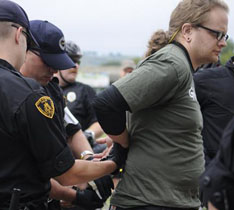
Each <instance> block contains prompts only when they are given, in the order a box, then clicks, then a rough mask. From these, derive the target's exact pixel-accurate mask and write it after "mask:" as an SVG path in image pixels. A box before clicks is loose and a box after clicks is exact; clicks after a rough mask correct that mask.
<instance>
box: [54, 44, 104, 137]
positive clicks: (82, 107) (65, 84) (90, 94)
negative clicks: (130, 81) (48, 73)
mask: <svg viewBox="0 0 234 210" xmlns="http://www.w3.org/2000/svg"><path fill="white" fill-rule="evenodd" d="M66 51H67V53H68V55H69V57H70V58H71V59H72V60H73V62H74V63H75V64H76V66H75V67H74V68H70V69H68V70H67V71H63V72H61V71H60V72H58V74H57V76H58V78H59V84H60V86H61V87H62V89H63V91H64V95H65V97H66V99H67V106H68V108H69V109H70V110H71V112H72V113H73V114H74V116H75V117H76V118H77V119H78V120H79V122H80V124H81V126H82V130H83V131H85V130H88V131H91V132H93V135H94V136H95V137H96V138H97V137H100V136H101V135H102V134H103V130H102V128H101V127H100V125H99V123H98V121H97V117H96V115H95V112H94V110H93V108H92V105H91V103H92V100H93V98H94V97H95V96H96V93H95V91H94V89H93V88H92V87H90V86H89V85H87V84H83V83H81V82H77V81H76V77H77V74H78V70H79V67H80V59H81V57H82V53H81V50H80V48H79V46H78V45H77V44H75V43H74V42H72V41H68V42H67V43H66Z"/></svg>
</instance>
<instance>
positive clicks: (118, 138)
mask: <svg viewBox="0 0 234 210" xmlns="http://www.w3.org/2000/svg"><path fill="white" fill-rule="evenodd" d="M108 136H109V137H110V138H111V139H112V140H113V141H114V142H116V143H119V144H120V145H121V146H122V147H124V148H127V147H128V145H129V140H128V131H127V129H125V130H124V132H122V133H121V134H120V135H109V134H108Z"/></svg>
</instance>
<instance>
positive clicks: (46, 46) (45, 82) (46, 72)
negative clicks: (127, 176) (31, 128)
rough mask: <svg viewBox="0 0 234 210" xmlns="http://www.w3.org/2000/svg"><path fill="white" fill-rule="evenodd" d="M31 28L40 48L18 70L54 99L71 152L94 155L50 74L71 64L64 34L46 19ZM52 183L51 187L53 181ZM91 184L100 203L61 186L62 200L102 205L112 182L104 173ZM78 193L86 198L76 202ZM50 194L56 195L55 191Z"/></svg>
mask: <svg viewBox="0 0 234 210" xmlns="http://www.w3.org/2000/svg"><path fill="white" fill-rule="evenodd" d="M30 28H31V31H32V34H33V36H34V38H35V39H36V41H37V43H38V45H39V46H40V49H33V48H32V49H30V50H29V51H28V52H27V56H26V61H25V63H24V64H23V66H22V67H21V69H20V72H21V73H22V74H23V75H24V76H27V77H31V78H34V79H35V80H37V81H38V82H39V83H40V84H41V85H42V86H43V87H44V89H45V91H46V93H47V94H48V95H49V96H50V97H51V98H52V99H53V101H54V106H55V113H56V114H57V116H58V117H59V118H60V122H58V123H57V125H60V129H61V131H62V132H63V133H64V134H65V133H66V134H67V136H68V137H71V141H72V142H71V149H72V151H74V153H75V155H76V156H77V157H78V158H79V157H80V156H81V157H82V158H84V159H86V158H87V157H89V159H90V158H92V156H88V155H92V154H93V153H92V148H91V147H90V145H89V143H88V141H87V139H85V136H84V135H83V132H82V131H81V129H80V125H79V123H78V121H77V120H76V119H73V118H75V117H74V116H73V115H72V114H71V113H68V108H67V107H66V108H65V109H64V107H65V103H64V97H63V93H62V90H61V89H60V87H59V85H58V79H57V78H56V77H53V74H54V73H55V72H57V71H58V70H66V69H68V68H72V67H74V63H72V62H70V58H69V57H68V55H67V53H66V51H65V39H64V35H63V33H62V31H61V30H60V29H59V28H58V27H57V26H55V25H54V24H52V23H50V22H48V21H42V20H33V21H30ZM68 61H69V62H68ZM64 115H65V117H64ZM64 118H65V120H64ZM67 118H69V119H67ZM64 121H65V123H66V131H67V132H66V131H65V129H64ZM68 123H69V124H68ZM67 124H68V125H67ZM68 127H69V128H68ZM79 132H80V133H79ZM73 135H74V136H73ZM82 135H83V136H82ZM77 137H78V138H77ZM74 141H75V142H74ZM80 141H81V142H80ZM74 147H75V148H74ZM77 147H81V148H77ZM82 148H83V149H82ZM52 183H53V184H52V187H53V185H54V181H53V182H52ZM94 184H96V187H97V189H98V190H99V192H100V195H101V196H102V200H100V201H99V202H97V201H96V200H92V193H91V192H90V190H89V188H88V189H86V190H83V191H81V190H79V189H77V191H75V190H73V191H75V192H73V193H72V192H71V189H68V188H63V193H66V192H69V196H62V197H60V199H61V200H64V199H68V197H69V200H72V203H73V204H76V205H78V206H82V207H86V209H89V210H90V209H95V208H97V207H101V206H102V205H103V203H104V202H105V201H106V199H107V198H108V197H109V196H110V195H111V188H113V182H112V179H111V177H110V176H104V177H101V178H99V179H97V180H94ZM53 191H54V190H53ZM76 193H77V195H76ZM80 194H82V196H83V198H85V199H83V200H79V201H77V200H76V197H79V196H80ZM53 196H56V198H58V196H57V193H56V194H55V195H53ZM53 196H52V197H53ZM53 203H55V202H53ZM50 204H51V202H50Z"/></svg>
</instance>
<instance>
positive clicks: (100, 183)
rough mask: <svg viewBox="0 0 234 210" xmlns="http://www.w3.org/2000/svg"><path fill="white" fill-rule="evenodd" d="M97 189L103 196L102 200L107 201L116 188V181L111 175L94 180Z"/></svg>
mask: <svg viewBox="0 0 234 210" xmlns="http://www.w3.org/2000/svg"><path fill="white" fill-rule="evenodd" d="M94 183H95V184H96V186H97V189H98V191H99V193H100V195H101V197H102V200H104V201H106V200H107V198H109V197H110V195H111V189H114V183H113V181H112V179H111V176H110V175H107V176H103V177H101V178H99V179H96V180H94Z"/></svg>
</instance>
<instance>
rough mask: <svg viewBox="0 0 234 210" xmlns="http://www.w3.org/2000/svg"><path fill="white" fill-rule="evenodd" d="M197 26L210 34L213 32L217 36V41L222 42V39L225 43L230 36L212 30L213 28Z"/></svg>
mask: <svg viewBox="0 0 234 210" xmlns="http://www.w3.org/2000/svg"><path fill="white" fill-rule="evenodd" d="M196 26H197V27H199V28H203V29H205V30H207V31H209V32H211V33H213V34H215V36H216V39H217V40H218V41H221V40H222V39H224V40H225V41H227V40H228V35H227V34H225V33H223V32H221V31H216V30H213V29H211V28H207V27H205V26H203V25H201V24H198V25H196Z"/></svg>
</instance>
